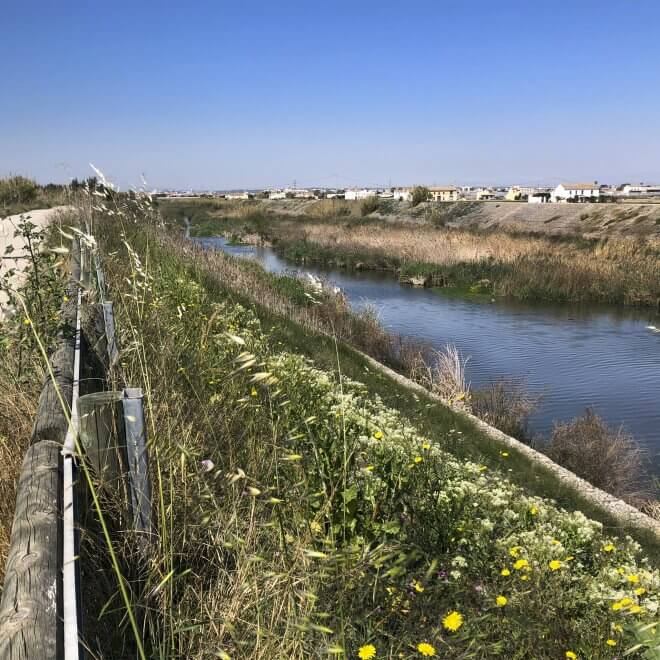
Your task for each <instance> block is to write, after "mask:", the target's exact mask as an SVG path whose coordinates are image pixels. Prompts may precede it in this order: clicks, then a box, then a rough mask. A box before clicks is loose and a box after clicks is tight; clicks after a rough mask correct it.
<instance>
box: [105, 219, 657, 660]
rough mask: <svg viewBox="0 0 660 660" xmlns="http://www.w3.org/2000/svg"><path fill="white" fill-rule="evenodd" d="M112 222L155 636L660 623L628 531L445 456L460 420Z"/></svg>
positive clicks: (653, 580) (284, 638)
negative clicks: (146, 468)
mask: <svg viewBox="0 0 660 660" xmlns="http://www.w3.org/2000/svg"><path fill="white" fill-rule="evenodd" d="M112 234H114V236H112ZM116 234H117V227H115V226H112V225H110V224H106V225H105V226H103V227H102V228H100V230H99V232H98V236H99V238H100V239H101V240H102V243H105V253H106V254H114V256H113V257H112V258H108V259H107V271H108V273H107V274H108V279H109V283H110V287H111V290H112V291H113V295H114V296H115V299H116V300H117V302H118V313H119V320H120V323H121V326H120V327H121V332H122V345H123V346H125V347H126V351H125V357H124V365H123V368H124V369H125V373H126V375H127V376H128V377H130V379H131V382H133V383H134V384H136V385H137V384H141V385H142V386H143V387H144V388H145V390H146V392H147V394H148V398H149V401H150V418H151V423H152V425H153V426H152V439H151V446H152V456H153V457H154V466H153V468H154V472H155V475H154V476H155V483H158V484H160V486H159V490H160V494H159V500H160V503H159V515H158V518H159V520H160V521H161V526H160V541H159V543H160V548H159V555H158V557H157V558H156V559H155V560H154V562H153V565H152V575H151V579H150V582H149V585H148V586H147V593H148V594H149V595H148V596H145V599H146V600H147V601H148V603H149V610H148V617H147V628H148V631H149V633H150V637H151V645H152V647H154V649H155V651H157V652H158V653H157V654H160V655H161V656H164V657H205V654H206V653H207V652H208V649H209V648H213V649H214V651H215V652H219V653H220V654H221V655H220V657H226V656H229V657H245V658H310V657H324V656H326V655H330V656H331V657H332V656H333V655H334V656H336V657H347V658H355V657H358V656H359V654H360V653H361V654H362V656H361V657H377V658H378V657H382V658H386V657H403V658H419V657H423V655H427V656H432V655H433V654H437V655H438V656H445V657H457V658H458V657H461V658H492V657H504V658H521V659H522V658H530V657H534V658H563V657H573V656H566V654H567V653H572V654H574V655H575V656H577V657H580V658H611V657H615V656H617V655H619V654H620V651H621V650H622V649H625V648H627V647H629V646H631V645H632V644H633V643H634V640H635V635H634V631H635V630H636V629H637V628H638V627H639V626H641V625H643V624H645V623H653V622H655V621H656V616H657V610H658V589H659V588H660V575H659V574H658V571H657V570H653V569H652V568H651V566H650V564H649V562H648V560H647V559H646V558H645V557H644V556H643V553H642V552H641V550H640V547H639V546H638V545H637V544H636V543H635V542H634V541H633V540H632V539H630V538H613V537H610V536H609V535H608V534H607V532H606V531H605V530H604V529H603V527H602V525H600V524H599V523H596V522H594V521H591V520H589V519H587V518H586V517H585V516H584V515H583V514H581V513H580V512H568V511H564V510H561V509H559V508H558V507H557V506H556V505H555V504H554V503H553V502H552V501H549V500H546V499H542V498H538V497H532V496H529V495H528V494H527V493H526V491H525V490H523V489H521V488H520V487H518V486H515V485H513V484H512V483H511V482H509V481H508V480H507V478H506V474H505V473H500V472H495V471H491V470H488V469H486V468H485V466H484V465H482V464H480V463H479V462H475V461H469V460H459V459H457V458H455V457H454V456H452V455H451V454H449V453H448V452H446V451H444V450H442V449H441V448H440V445H451V444H452V443H454V442H460V431H458V430H457V429H449V430H447V431H446V432H443V435H446V436H454V437H440V433H438V434H435V435H434V434H432V433H431V434H426V435H424V434H421V433H420V432H419V431H418V429H417V428H416V427H415V426H414V425H412V424H411V423H410V422H408V421H407V420H406V419H404V417H402V416H401V415H400V414H399V413H398V412H397V411H396V410H394V409H392V408H390V407H388V406H386V405H385V404H384V403H383V402H382V400H380V399H379V398H378V397H377V396H374V395H372V394H370V393H369V391H367V389H366V388H365V386H364V385H362V384H361V383H359V382H357V381H356V380H351V379H347V378H345V377H342V376H341V374H337V373H331V372H328V371H322V370H319V369H318V368H316V367H315V366H314V365H313V364H312V363H310V362H309V361H308V360H305V359H304V358H302V357H301V356H299V355H296V354H293V353H291V352H290V351H289V350H288V349H287V346H286V345H281V344H277V343H276V342H274V341H273V340H272V339H271V337H270V336H269V335H268V333H266V332H265V331H264V330H263V329H262V326H261V324H260V322H259V320H258V318H257V317H256V315H255V313H254V312H253V311H252V310H251V309H250V308H249V307H248V306H245V305H241V304H238V303H236V302H235V300H233V299H232V296H230V295H227V294H225V295H218V294H217V293H215V294H211V293H210V292H209V291H208V290H207V289H206V288H205V287H204V286H203V285H202V284H201V283H200V282H199V281H197V280H196V278H195V277H193V276H192V275H191V271H190V270H189V269H188V267H187V264H186V263H185V261H181V260H179V259H178V258H175V257H174V256H173V255H172V254H171V253H168V251H167V250H165V249H161V248H159V247H157V246H153V245H151V246H150V247H149V249H148V251H147V250H146V249H145V251H144V252H143V251H140V253H138V252H135V251H134V250H133V249H129V248H128V247H127V246H126V245H122V244H121V242H119V241H117V240H116ZM128 242H129V243H132V242H133V241H132V239H131V238H130V237H129V239H128ZM144 264H148V266H145V265H144ZM456 436H459V437H458V438H456ZM503 458H504V459H505V458H506V457H503ZM168 576H170V577H168ZM163 581H165V582H164V583H163ZM162 584H166V585H167V586H166V587H165V588H163V587H159V585H162ZM372 647H373V648H372ZM222 653H224V654H226V656H223V655H222ZM372 653H374V654H375V656H372V655H371V654H372Z"/></svg>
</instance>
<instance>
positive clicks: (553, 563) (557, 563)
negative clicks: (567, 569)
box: [548, 559, 561, 571]
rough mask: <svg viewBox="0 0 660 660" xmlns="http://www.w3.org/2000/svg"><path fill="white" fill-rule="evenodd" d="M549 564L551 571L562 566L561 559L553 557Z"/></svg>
mask: <svg viewBox="0 0 660 660" xmlns="http://www.w3.org/2000/svg"><path fill="white" fill-rule="evenodd" d="M548 566H549V568H550V570H551V571H558V570H559V569H560V568H561V562H560V561H559V559H553V560H552V561H551V562H550V563H549V564H548Z"/></svg>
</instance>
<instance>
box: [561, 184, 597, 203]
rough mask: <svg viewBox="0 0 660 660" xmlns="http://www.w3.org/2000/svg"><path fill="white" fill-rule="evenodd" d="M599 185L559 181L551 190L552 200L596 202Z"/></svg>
mask: <svg viewBox="0 0 660 660" xmlns="http://www.w3.org/2000/svg"><path fill="white" fill-rule="evenodd" d="M599 197H600V187H599V186H598V184H597V183H560V184H559V185H558V186H557V187H556V188H555V189H554V191H553V192H552V195H551V197H550V201H552V202H568V201H569V200H570V201H574V202H597V201H598V199H599Z"/></svg>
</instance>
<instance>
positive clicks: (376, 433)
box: [374, 431, 383, 440]
mask: <svg viewBox="0 0 660 660" xmlns="http://www.w3.org/2000/svg"><path fill="white" fill-rule="evenodd" d="M382 437H383V432H382V431H376V432H375V433H374V438H376V440H380V439H381V438H382Z"/></svg>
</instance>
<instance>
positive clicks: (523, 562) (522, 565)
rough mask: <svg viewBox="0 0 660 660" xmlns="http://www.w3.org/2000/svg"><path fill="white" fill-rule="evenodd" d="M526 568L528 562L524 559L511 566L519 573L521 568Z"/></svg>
mask: <svg viewBox="0 0 660 660" xmlns="http://www.w3.org/2000/svg"><path fill="white" fill-rule="evenodd" d="M528 566H529V562H528V561H527V560H526V559H518V560H517V561H516V562H515V563H514V565H513V567H514V568H515V569H516V570H517V571H521V570H522V569H523V568H527V567H528Z"/></svg>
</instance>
